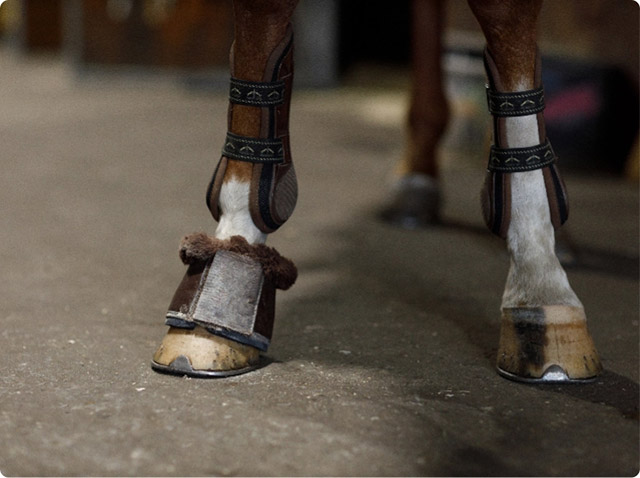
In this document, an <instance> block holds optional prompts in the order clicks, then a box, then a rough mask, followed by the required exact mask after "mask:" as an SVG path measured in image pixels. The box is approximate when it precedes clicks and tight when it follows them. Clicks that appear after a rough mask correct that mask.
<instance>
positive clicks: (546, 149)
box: [487, 140, 556, 173]
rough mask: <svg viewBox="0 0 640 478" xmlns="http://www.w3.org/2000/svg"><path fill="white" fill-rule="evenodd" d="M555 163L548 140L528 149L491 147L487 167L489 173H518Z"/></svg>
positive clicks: (554, 156)
mask: <svg viewBox="0 0 640 478" xmlns="http://www.w3.org/2000/svg"><path fill="white" fill-rule="evenodd" d="M555 162H556V155H555V153H554V152H553V148H551V143H549V140H547V141H545V142H544V143H543V144H540V145H538V146H532V147H529V148H497V147H495V146H491V152H490V153H489V165H488V166H487V169H488V170H489V171H491V172H501V173H520V172H525V171H534V170H536V169H542V168H544V167H546V166H549V165H551V164H553V163H555Z"/></svg>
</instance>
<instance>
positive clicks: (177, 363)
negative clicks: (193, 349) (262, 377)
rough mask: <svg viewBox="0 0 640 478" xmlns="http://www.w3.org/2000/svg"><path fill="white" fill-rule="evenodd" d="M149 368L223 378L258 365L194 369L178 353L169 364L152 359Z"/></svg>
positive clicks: (245, 371) (170, 372) (168, 372)
mask: <svg viewBox="0 0 640 478" xmlns="http://www.w3.org/2000/svg"><path fill="white" fill-rule="evenodd" d="M151 368H152V369H153V370H155V371H156V372H160V373H167V374H170V375H180V376H185V375H186V376H187V377H194V378H224V377H233V376H234V375H241V374H243V373H247V372H251V371H252V370H255V369H256V368H258V366H257V365H251V366H248V367H245V368H241V369H236V370H195V369H194V368H193V367H192V366H191V361H190V360H189V358H187V357H185V356H184V355H180V356H178V357H177V358H176V359H175V360H174V361H173V362H171V363H170V364H169V365H162V364H159V363H158V362H156V361H153V360H152V361H151Z"/></svg>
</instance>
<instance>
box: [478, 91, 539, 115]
mask: <svg viewBox="0 0 640 478" xmlns="http://www.w3.org/2000/svg"><path fill="white" fill-rule="evenodd" d="M487 104H488V105H489V112H490V113H491V114H492V115H493V116H498V117H508V116H527V115H534V114H537V113H540V112H542V111H543V110H544V106H545V104H544V90H543V88H542V87H540V88H535V89H533V90H527V91H519V92H514V93H501V92H498V91H495V90H493V89H492V88H490V87H487Z"/></svg>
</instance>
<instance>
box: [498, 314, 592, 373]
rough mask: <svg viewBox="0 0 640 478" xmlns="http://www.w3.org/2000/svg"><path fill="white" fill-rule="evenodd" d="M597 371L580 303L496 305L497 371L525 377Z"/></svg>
mask: <svg viewBox="0 0 640 478" xmlns="http://www.w3.org/2000/svg"><path fill="white" fill-rule="evenodd" d="M601 371H602V365H601V364H600V359H599V358H598V353H597V351H596V349H595V346H594V344H593V340H592V339H591V335H590V334H589V331H588V330H587V322H586V318H585V315H584V310H583V309H582V308H581V307H569V306H559V305H555V306H545V307H515V308H506V309H503V310H502V324H501V328H500V345H499V349H498V373H499V374H500V375H502V376H503V377H506V378H509V379H511V380H516V381H520V382H527V383H572V382H575V383H581V382H589V381H593V380H594V379H595V377H596V376H597V375H598V374H599V373H600V372H601Z"/></svg>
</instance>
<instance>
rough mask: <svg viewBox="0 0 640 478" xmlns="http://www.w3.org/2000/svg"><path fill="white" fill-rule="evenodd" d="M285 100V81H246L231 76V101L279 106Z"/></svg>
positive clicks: (251, 104)
mask: <svg viewBox="0 0 640 478" xmlns="http://www.w3.org/2000/svg"><path fill="white" fill-rule="evenodd" d="M284 100H285V82H284V80H278V81H274V82H268V83H267V82H258V81H246V80H240V79H238V78H231V84H230V86H229V101H231V103H234V104H237V105H246V106H278V105H281V104H283V103H284Z"/></svg>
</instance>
